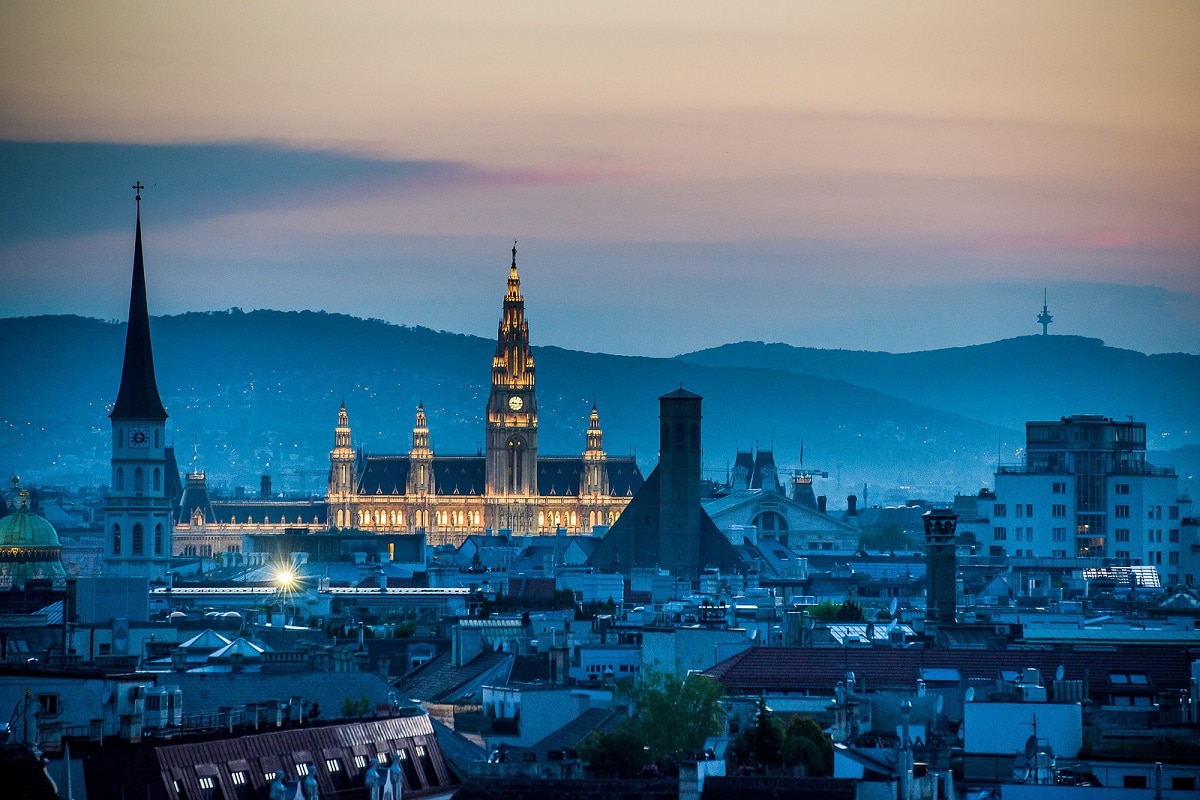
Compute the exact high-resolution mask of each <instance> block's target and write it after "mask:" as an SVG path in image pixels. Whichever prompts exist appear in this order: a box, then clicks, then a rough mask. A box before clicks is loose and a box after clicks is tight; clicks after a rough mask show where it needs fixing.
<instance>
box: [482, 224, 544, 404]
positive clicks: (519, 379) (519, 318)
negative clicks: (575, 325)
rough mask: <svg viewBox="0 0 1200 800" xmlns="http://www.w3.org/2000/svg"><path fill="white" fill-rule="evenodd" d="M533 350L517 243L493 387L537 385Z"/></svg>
mask: <svg viewBox="0 0 1200 800" xmlns="http://www.w3.org/2000/svg"><path fill="white" fill-rule="evenodd" d="M533 373H534V365H533V352H532V351H531V350H530V349H529V323H528V322H527V321H526V320H525V298H524V297H522V296H521V277H520V275H518V274H517V243H516V242H513V249H512V266H511V267H509V270H508V292H507V293H506V294H505V295H504V313H503V315H502V316H501V317H500V325H499V330H498V331H497V336H496V355H495V357H494V358H493V359H492V387H493V388H499V387H503V388H508V389H532V388H533V380H534V378H533Z"/></svg>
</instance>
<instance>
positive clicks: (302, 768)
mask: <svg viewBox="0 0 1200 800" xmlns="http://www.w3.org/2000/svg"><path fill="white" fill-rule="evenodd" d="M296 774H297V775H299V776H300V777H301V778H303V777H304V776H305V775H307V774H308V764H297V765H296Z"/></svg>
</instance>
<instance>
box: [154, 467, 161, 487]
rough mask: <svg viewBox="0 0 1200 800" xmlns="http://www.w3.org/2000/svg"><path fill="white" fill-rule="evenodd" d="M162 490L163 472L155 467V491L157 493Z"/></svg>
mask: <svg viewBox="0 0 1200 800" xmlns="http://www.w3.org/2000/svg"><path fill="white" fill-rule="evenodd" d="M161 488H162V472H161V471H159V469H158V467H155V468H154V491H156V492H157V491H158V490H159V489H161Z"/></svg>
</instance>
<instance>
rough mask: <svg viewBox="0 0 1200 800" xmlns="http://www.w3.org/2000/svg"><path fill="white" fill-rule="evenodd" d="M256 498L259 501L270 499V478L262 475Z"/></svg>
mask: <svg viewBox="0 0 1200 800" xmlns="http://www.w3.org/2000/svg"><path fill="white" fill-rule="evenodd" d="M258 497H259V499H260V500H270V499H271V476H270V475H263V476H262V480H261V481H260V482H259V484H258Z"/></svg>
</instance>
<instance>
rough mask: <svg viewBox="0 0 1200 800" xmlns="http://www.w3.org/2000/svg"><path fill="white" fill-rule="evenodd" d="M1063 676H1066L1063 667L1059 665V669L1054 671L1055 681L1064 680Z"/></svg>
mask: <svg viewBox="0 0 1200 800" xmlns="http://www.w3.org/2000/svg"><path fill="white" fill-rule="evenodd" d="M1063 675H1064V672H1063V665H1062V664H1059V665H1058V667H1056V668H1055V670H1054V680H1056V681H1061V680H1062V679H1063Z"/></svg>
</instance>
